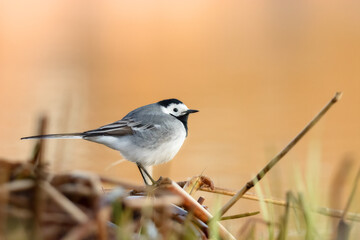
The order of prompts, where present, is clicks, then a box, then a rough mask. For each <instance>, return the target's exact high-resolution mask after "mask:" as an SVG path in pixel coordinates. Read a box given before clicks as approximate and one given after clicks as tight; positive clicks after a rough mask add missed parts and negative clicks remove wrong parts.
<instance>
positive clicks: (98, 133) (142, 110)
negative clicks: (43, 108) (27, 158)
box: [21, 99, 198, 184]
mask: <svg viewBox="0 0 360 240" xmlns="http://www.w3.org/2000/svg"><path fill="white" fill-rule="evenodd" d="M196 112H198V110H192V109H189V108H188V107H187V106H186V105H185V104H183V103H182V102H181V101H179V100H177V99H166V100H162V101H160V102H157V103H153V104H149V105H146V106H143V107H139V108H137V109H135V110H133V111H131V112H129V113H128V114H127V115H126V116H125V117H124V118H123V119H121V120H119V121H117V122H114V123H111V124H108V125H105V126H102V127H100V128H97V129H94V130H90V131H86V132H82V133H66V134H49V135H39V136H31V137H24V138H21V139H34V138H67V139H69V138H70V139H71V138H72V139H85V140H88V141H91V142H96V143H101V144H104V145H106V146H108V147H110V148H112V149H115V150H118V151H120V154H121V155H122V156H123V157H124V158H125V159H127V160H129V161H131V162H134V163H136V164H137V166H138V168H139V171H140V173H141V176H142V177H143V179H144V182H145V184H147V181H146V179H145V177H144V173H145V174H146V175H147V176H148V177H149V179H150V180H151V181H152V182H153V183H155V181H154V180H153V179H152V177H151V176H150V174H149V173H148V172H147V171H146V169H145V168H144V166H152V165H157V164H160V163H165V162H168V161H170V160H171V159H173V158H174V156H175V155H176V153H177V152H178V151H179V149H180V147H181V146H182V144H183V143H184V141H185V138H186V137H187V134H188V126H187V120H188V117H189V114H190V113H196Z"/></svg>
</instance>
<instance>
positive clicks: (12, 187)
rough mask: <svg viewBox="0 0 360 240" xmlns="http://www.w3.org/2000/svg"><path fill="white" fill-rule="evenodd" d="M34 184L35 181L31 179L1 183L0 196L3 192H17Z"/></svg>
mask: <svg viewBox="0 0 360 240" xmlns="http://www.w3.org/2000/svg"><path fill="white" fill-rule="evenodd" d="M34 186H35V183H34V181H33V180H31V179H20V180H17V181H14V182H9V183H5V184H2V185H1V186H0V198H1V196H2V194H3V193H4V192H17V191H24V190H27V189H30V188H32V187H34Z"/></svg>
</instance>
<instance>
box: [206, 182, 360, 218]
mask: <svg viewBox="0 0 360 240" xmlns="http://www.w3.org/2000/svg"><path fill="white" fill-rule="evenodd" d="M199 190H200V191H204V192H210V193H217V194H223V195H227V196H234V195H235V194H236V192H235V191H233V190H229V189H225V188H219V187H214V189H210V188H208V187H202V188H200V189H199ZM242 198H244V199H248V200H252V201H260V199H259V197H257V196H255V195H252V194H244V196H242ZM262 201H264V202H265V203H269V204H273V205H277V206H283V207H286V205H287V203H286V202H285V201H282V200H276V199H270V198H264V199H262ZM290 207H292V208H296V207H297V206H290ZM313 211H315V212H317V213H319V214H322V215H325V216H328V217H334V218H342V216H343V214H344V212H343V211H341V210H338V209H332V208H326V207H318V208H316V209H314V210H313ZM346 219H347V220H351V221H357V222H360V214H356V213H352V212H348V213H347V214H346Z"/></svg>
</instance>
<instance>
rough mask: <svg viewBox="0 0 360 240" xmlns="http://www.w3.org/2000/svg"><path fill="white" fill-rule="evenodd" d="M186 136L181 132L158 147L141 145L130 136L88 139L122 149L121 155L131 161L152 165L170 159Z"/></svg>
mask: <svg viewBox="0 0 360 240" xmlns="http://www.w3.org/2000/svg"><path fill="white" fill-rule="evenodd" d="M185 138H186V133H185V131H184V132H180V133H179V134H177V135H176V136H173V137H172V138H171V139H170V140H169V141H166V142H164V143H162V144H159V145H158V146H156V147H153V148H152V147H149V148H144V147H139V146H137V145H135V144H133V143H132V141H131V136H130V137H121V138H116V137H111V136H99V137H96V138H93V139H91V140H90V139H88V140H90V141H93V142H98V143H102V144H104V145H106V146H108V147H110V148H112V149H115V150H118V151H120V153H121V155H122V156H123V157H124V158H125V159H126V160H129V161H131V162H137V163H141V164H142V165H143V166H152V165H157V164H161V163H165V162H168V161H170V160H171V159H173V158H174V157H175V155H176V154H177V153H178V151H179V150H180V148H181V146H182V144H183V143H184V141H185Z"/></svg>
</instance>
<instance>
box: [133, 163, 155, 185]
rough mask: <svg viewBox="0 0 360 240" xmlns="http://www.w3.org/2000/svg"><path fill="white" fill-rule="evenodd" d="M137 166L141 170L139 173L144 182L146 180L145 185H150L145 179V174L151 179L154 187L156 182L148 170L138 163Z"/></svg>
mask: <svg viewBox="0 0 360 240" xmlns="http://www.w3.org/2000/svg"><path fill="white" fill-rule="evenodd" d="M136 164H137V166H138V168H139V171H140V173H141V176H142V178H143V180H144V183H145V184H146V185H149V184H148V182H147V180H146V178H145V176H144V173H145V174H146V176H147V177H148V178H149V179H150V181H151V182H152V184H153V185H154V184H155V183H156V182H155V180H154V179H153V178H152V177H151V175H150V174H149V173H148V171H147V170H146V168H144V166H143V165H141V164H140V163H136Z"/></svg>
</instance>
